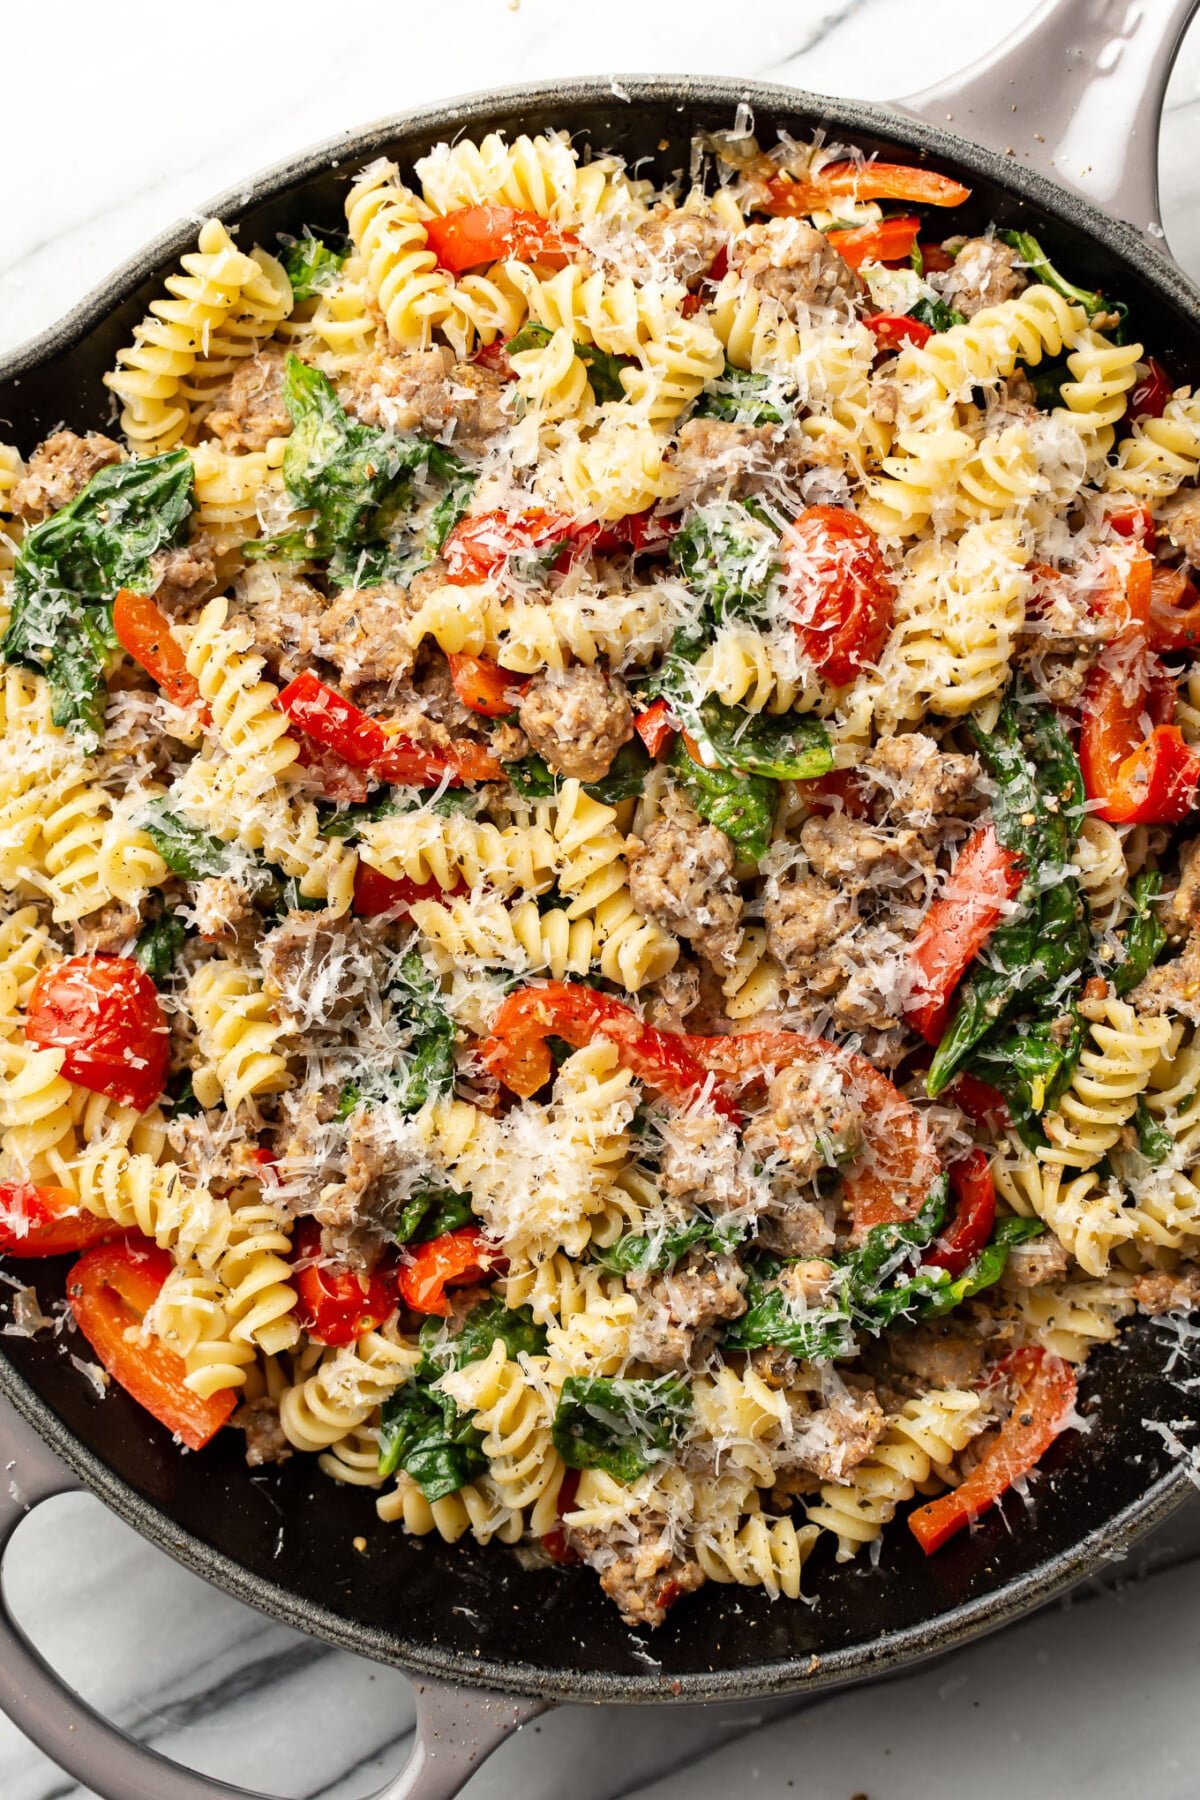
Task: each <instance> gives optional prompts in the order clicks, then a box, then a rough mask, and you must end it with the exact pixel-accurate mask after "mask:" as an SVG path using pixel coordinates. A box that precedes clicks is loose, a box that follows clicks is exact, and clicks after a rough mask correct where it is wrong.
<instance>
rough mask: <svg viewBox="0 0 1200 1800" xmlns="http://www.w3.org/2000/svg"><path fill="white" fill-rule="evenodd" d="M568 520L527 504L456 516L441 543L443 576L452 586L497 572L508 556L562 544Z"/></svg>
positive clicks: (564, 515) (567, 531)
mask: <svg viewBox="0 0 1200 1800" xmlns="http://www.w3.org/2000/svg"><path fill="white" fill-rule="evenodd" d="M570 535H571V520H570V519H569V518H568V517H567V515H566V514H565V513H556V512H550V511H548V510H547V509H546V507H544V506H531V507H528V508H527V509H526V510H525V511H524V512H521V513H515V514H513V515H511V516H510V515H509V514H508V513H506V512H502V511H498V510H497V511H492V512H483V513H471V514H470V515H469V516H468V517H467V518H465V519H460V520H459V522H458V524H457V525H456V526H455V527H454V530H453V531H452V532H451V533H450V535H449V537H448V538H447V539H446V542H445V543H444V544H443V546H442V561H443V562H444V563H445V565H446V579H447V581H450V582H453V583H454V585H455V586H456V587H464V586H467V585H469V584H471V583H473V582H477V581H487V580H488V579H489V578H490V577H491V576H493V575H498V574H499V573H500V571H501V570H502V569H503V567H504V565H505V563H506V562H507V561H508V559H509V557H510V556H529V555H531V554H533V553H534V552H536V551H542V550H548V549H549V548H550V546H551V545H553V544H560V543H565V542H566V540H567V539H568V538H569V537H570Z"/></svg>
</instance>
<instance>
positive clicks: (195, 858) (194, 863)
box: [134, 794, 230, 881]
mask: <svg viewBox="0 0 1200 1800" xmlns="http://www.w3.org/2000/svg"><path fill="white" fill-rule="evenodd" d="M134 823H135V824H136V825H137V826H139V827H140V829H141V830H142V831H144V832H145V833H146V836H147V837H148V838H149V839H150V841H151V843H152V844H153V845H154V848H155V849H156V850H157V851H158V854H159V855H160V856H161V857H162V859H163V861H164V862H165V863H166V865H167V867H168V869H170V871H171V873H172V875H181V876H182V877H183V879H184V880H185V881H201V880H203V878H204V877H205V876H206V875H221V874H223V873H224V872H225V870H226V869H228V868H229V866H230V850H229V846H228V844H223V843H222V842H221V840H220V838H219V837H214V836H213V834H212V833H211V832H209V831H201V830H200V829H199V827H198V826H196V825H189V824H188V823H187V821H186V820H185V819H181V818H180V817H179V815H178V813H173V812H172V811H171V801H170V796H169V795H167V794H160V795H159V796H158V798H157V799H155V800H151V801H149V802H148V803H147V804H146V805H145V806H144V807H143V808H142V810H141V812H140V813H139V814H138V816H137V818H136V819H135V820H134Z"/></svg>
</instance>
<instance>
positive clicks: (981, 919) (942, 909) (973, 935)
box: [905, 825, 1025, 1044]
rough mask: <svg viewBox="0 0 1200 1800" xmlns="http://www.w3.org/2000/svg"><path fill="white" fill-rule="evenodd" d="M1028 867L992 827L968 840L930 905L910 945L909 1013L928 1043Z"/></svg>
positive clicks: (936, 1034)
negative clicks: (948, 877)
mask: <svg viewBox="0 0 1200 1800" xmlns="http://www.w3.org/2000/svg"><path fill="white" fill-rule="evenodd" d="M1024 874H1025V865H1024V862H1023V861H1022V859H1021V857H1020V856H1018V855H1017V854H1016V852H1015V851H1012V850H1006V849H1005V848H1004V845H1003V844H1001V843H1000V841H999V839H998V838H997V836H996V830H995V827H994V826H993V825H985V826H983V827H981V829H980V830H978V831H976V832H974V833H973V834H972V835H971V837H969V838H968V839H967V841H966V843H965V844H964V845H963V847H962V849H961V850H960V852H959V855H958V861H957V862H956V863H955V865H954V868H953V869H952V870H951V873H950V879H949V880H948V881H947V883H946V887H945V891H944V892H943V893H941V894H939V895H938V897H937V898H936V900H933V901H932V902H931V903H930V906H929V910H928V911H927V912H926V914H925V917H924V918H923V919H922V921H921V924H920V927H919V929H918V931H917V935H916V936H915V937H914V939H913V941H912V943H911V945H910V946H909V967H910V968H911V970H912V991H911V997H910V999H909V1002H908V1005H907V1007H906V1008H905V1012H906V1015H907V1018H908V1022H909V1024H910V1025H912V1027H913V1028H914V1030H916V1031H919V1032H920V1033H921V1036H922V1037H923V1038H924V1039H925V1041H926V1042H927V1043H930V1044H937V1043H940V1042H941V1039H942V1034H943V1033H944V1031H945V1029H946V1023H947V1020H948V1018H949V1016H950V1002H951V999H952V998H953V995H954V990H955V988H956V987H957V986H958V984H959V982H960V981H961V980H962V978H963V976H964V974H965V973H966V971H967V969H968V968H969V966H970V965H971V963H972V962H973V961H974V960H975V958H976V957H977V956H978V955H979V952H980V951H981V950H982V949H983V946H984V945H985V944H986V943H987V941H988V939H989V938H990V937H991V935H992V932H993V931H994V930H995V929H996V926H997V925H998V924H999V922H1000V920H1001V919H1002V918H1003V916H1004V911H1005V907H1006V904H1007V902H1008V901H1010V900H1014V899H1015V898H1016V896H1017V894H1018V893H1019V892H1020V889H1021V882H1022V881H1023V880H1024Z"/></svg>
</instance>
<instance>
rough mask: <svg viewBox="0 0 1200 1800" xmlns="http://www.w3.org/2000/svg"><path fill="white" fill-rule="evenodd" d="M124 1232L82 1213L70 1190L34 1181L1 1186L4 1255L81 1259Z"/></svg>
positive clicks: (107, 1221)
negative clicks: (91, 1250) (84, 1253)
mask: <svg viewBox="0 0 1200 1800" xmlns="http://www.w3.org/2000/svg"><path fill="white" fill-rule="evenodd" d="M120 1233H121V1228H120V1226H118V1225H114V1224H113V1222H112V1220H111V1219H98V1218H96V1216H95V1214H94V1213H89V1212H84V1211H82V1210H81V1209H80V1205H79V1196H78V1195H77V1194H73V1193H72V1192H71V1190H70V1188H60V1187H35V1186H34V1184H33V1183H32V1182H31V1181H5V1182H0V1254H3V1255H4V1256H12V1257H16V1258H18V1259H22V1260H23V1259H24V1258H25V1257H30V1256H63V1255H65V1254H66V1253H67V1252H70V1253H72V1254H73V1255H76V1256H78V1254H79V1252H80V1251H81V1250H90V1249H91V1247H92V1245H93V1244H99V1243H101V1242H103V1240H104V1239H105V1238H110V1237H117V1236H119V1235H120Z"/></svg>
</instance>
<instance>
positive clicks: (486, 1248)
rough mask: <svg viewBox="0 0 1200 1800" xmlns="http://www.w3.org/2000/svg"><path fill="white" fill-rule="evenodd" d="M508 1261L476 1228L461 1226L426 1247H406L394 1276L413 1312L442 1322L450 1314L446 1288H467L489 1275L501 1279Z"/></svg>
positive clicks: (434, 1239) (401, 1294) (436, 1238)
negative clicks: (437, 1318) (437, 1317)
mask: <svg viewBox="0 0 1200 1800" xmlns="http://www.w3.org/2000/svg"><path fill="white" fill-rule="evenodd" d="M507 1267H508V1259H507V1257H506V1256H504V1254H503V1253H502V1252H501V1250H500V1249H499V1246H498V1245H496V1244H494V1243H493V1242H492V1240H491V1239H490V1238H486V1237H485V1236H484V1235H483V1233H482V1231H480V1230H479V1228H478V1226H475V1225H463V1226H460V1228H459V1229H458V1230H457V1231H447V1232H444V1233H443V1234H442V1236H441V1237H435V1238H430V1240H429V1242H428V1243H427V1244H412V1245H409V1246H408V1247H407V1248H406V1250H405V1253H404V1257H403V1260H402V1261H401V1263H400V1267H399V1270H398V1272H397V1277H396V1280H397V1286H398V1287H399V1290H400V1298H401V1299H402V1300H403V1302H404V1304H405V1306H407V1307H408V1308H409V1309H410V1310H411V1311H412V1312H420V1313H437V1314H438V1316H439V1317H440V1318H443V1319H444V1318H445V1317H446V1315H447V1314H448V1313H449V1311H450V1302H449V1300H448V1299H447V1298H446V1289H447V1288H448V1287H467V1286H470V1284H471V1283H472V1282H475V1281H482V1280H483V1279H484V1278H485V1277H486V1276H488V1275H501V1274H503V1273H504V1271H505V1269H507Z"/></svg>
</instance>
